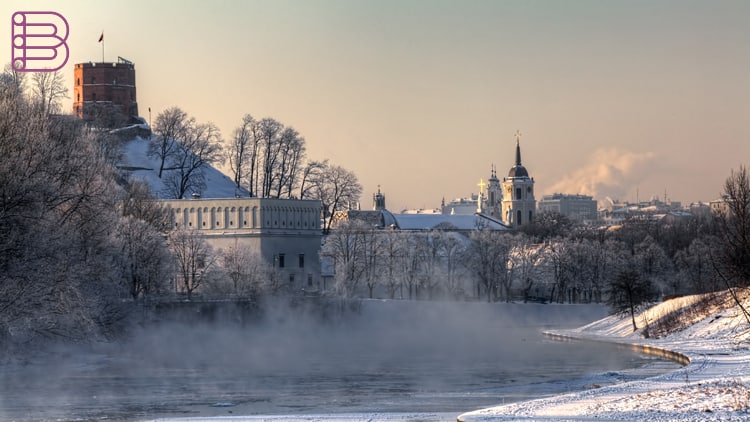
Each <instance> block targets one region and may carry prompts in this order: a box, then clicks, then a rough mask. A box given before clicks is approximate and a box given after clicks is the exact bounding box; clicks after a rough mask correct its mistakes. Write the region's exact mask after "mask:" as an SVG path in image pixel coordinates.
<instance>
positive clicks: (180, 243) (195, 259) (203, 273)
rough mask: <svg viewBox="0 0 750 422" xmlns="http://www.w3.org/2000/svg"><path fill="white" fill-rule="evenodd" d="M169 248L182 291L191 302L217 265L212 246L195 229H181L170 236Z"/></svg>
mask: <svg viewBox="0 0 750 422" xmlns="http://www.w3.org/2000/svg"><path fill="white" fill-rule="evenodd" d="M168 243H169V247H170V249H171V250H172V254H173V255H174V259H175V270H176V272H177V279H178V280H179V283H180V289H181V290H182V291H183V292H185V294H186V296H187V299H188V300H191V299H192V296H193V292H195V291H196V290H197V289H198V288H199V287H200V286H201V284H203V282H204V281H206V279H207V275H208V274H209V273H210V271H211V270H212V269H213V267H214V264H215V263H216V256H214V253H213V250H212V248H211V246H210V245H209V244H208V242H206V239H204V238H203V236H202V235H201V234H200V232H198V230H194V229H186V228H184V227H180V228H178V229H177V230H174V231H173V232H171V233H170V234H169V239H168Z"/></svg>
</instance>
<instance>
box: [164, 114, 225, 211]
mask: <svg viewBox="0 0 750 422" xmlns="http://www.w3.org/2000/svg"><path fill="white" fill-rule="evenodd" d="M221 157H222V152H221V134H220V133H219V129H218V128H217V127H216V125H214V124H213V123H206V124H191V125H189V126H188V127H187V128H186V131H185V135H184V138H183V139H182V140H181V142H180V145H177V146H175V147H174V148H173V151H172V157H171V159H170V163H171V166H172V168H171V169H170V172H169V174H168V176H167V177H166V179H165V181H164V184H165V185H166V188H167V190H168V193H169V194H170V195H171V196H172V197H174V198H183V197H184V196H185V194H186V193H188V192H192V193H200V192H202V191H203V190H204V189H205V188H206V184H205V178H204V176H203V170H204V169H205V168H206V167H207V166H209V165H211V164H213V163H216V162H218V161H220V160H221Z"/></svg>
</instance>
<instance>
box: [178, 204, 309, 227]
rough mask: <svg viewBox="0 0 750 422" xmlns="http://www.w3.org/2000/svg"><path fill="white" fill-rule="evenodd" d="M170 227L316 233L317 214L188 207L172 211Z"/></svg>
mask: <svg viewBox="0 0 750 422" xmlns="http://www.w3.org/2000/svg"><path fill="white" fill-rule="evenodd" d="M172 220H173V225H174V227H179V226H184V227H188V228H193V229H202V230H212V229H213V230H217V229H223V230H226V229H238V228H239V229H259V228H287V229H317V228H318V226H319V223H318V221H319V216H318V215H317V210H315V209H312V208H304V207H277V206H261V207H258V206H253V207H190V208H182V209H180V208H175V209H174V211H173V213H172Z"/></svg>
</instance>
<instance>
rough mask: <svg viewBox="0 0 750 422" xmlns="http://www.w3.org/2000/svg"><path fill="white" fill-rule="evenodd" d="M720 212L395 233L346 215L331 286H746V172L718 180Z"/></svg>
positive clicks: (546, 292) (652, 292)
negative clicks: (467, 230) (507, 229)
mask: <svg viewBox="0 0 750 422" xmlns="http://www.w3.org/2000/svg"><path fill="white" fill-rule="evenodd" d="M724 198H725V199H724V202H723V204H725V208H724V209H723V210H722V211H720V212H714V213H710V212H709V213H706V212H704V213H696V214H691V215H682V216H680V217H676V218H674V219H655V218H646V217H634V218H632V219H629V220H627V221H624V222H623V223H622V224H621V225H618V226H607V227H605V226H593V225H584V224H582V223H577V222H574V221H571V220H569V219H567V218H566V217H565V216H563V215H561V214H559V213H551V212H548V213H540V214H539V215H538V216H537V217H536V219H535V220H534V222H533V223H532V224H530V225H527V226H525V227H524V228H523V229H521V230H518V231H514V232H501V231H491V230H481V229H480V230H475V231H471V232H470V233H459V232H457V231H456V230H455V228H453V227H445V226H443V227H437V228H435V229H433V230H430V231H422V232H401V231H397V230H390V229H388V228H385V229H382V228H375V227H371V226H369V225H367V224H365V223H364V222H360V221H354V220H351V221H346V222H343V223H341V224H340V225H339V226H337V227H336V229H335V230H333V231H332V233H331V234H330V235H329V236H327V238H326V242H325V245H324V249H323V256H324V258H326V259H330V260H331V261H332V262H333V265H334V266H335V277H334V280H333V282H334V284H333V288H334V290H335V291H336V292H337V293H338V294H340V295H342V296H346V297H357V296H359V297H376V296H377V297H389V298H403V299H413V298H423V299H431V298H447V299H467V298H468V299H479V300H486V301H490V302H492V301H512V300H519V301H524V302H527V301H544V302H557V303H608V304H609V305H611V306H612V308H613V309H616V310H623V311H629V312H631V313H633V312H634V310H635V307H637V306H638V305H640V304H642V303H644V302H646V301H655V300H659V299H660V298H663V297H670V296H674V295H686V294H693V293H707V292H715V291H718V290H724V289H728V288H729V289H732V288H736V287H747V286H748V284H750V175H748V171H747V169H746V168H745V167H744V166H742V167H740V169H739V170H737V171H734V170H733V171H732V172H731V175H730V177H729V178H727V180H726V182H725V185H724Z"/></svg>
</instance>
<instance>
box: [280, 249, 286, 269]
mask: <svg viewBox="0 0 750 422" xmlns="http://www.w3.org/2000/svg"><path fill="white" fill-rule="evenodd" d="M284 258H285V256H284V254H283V253H280V254H279V268H284V264H285V263H284Z"/></svg>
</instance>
